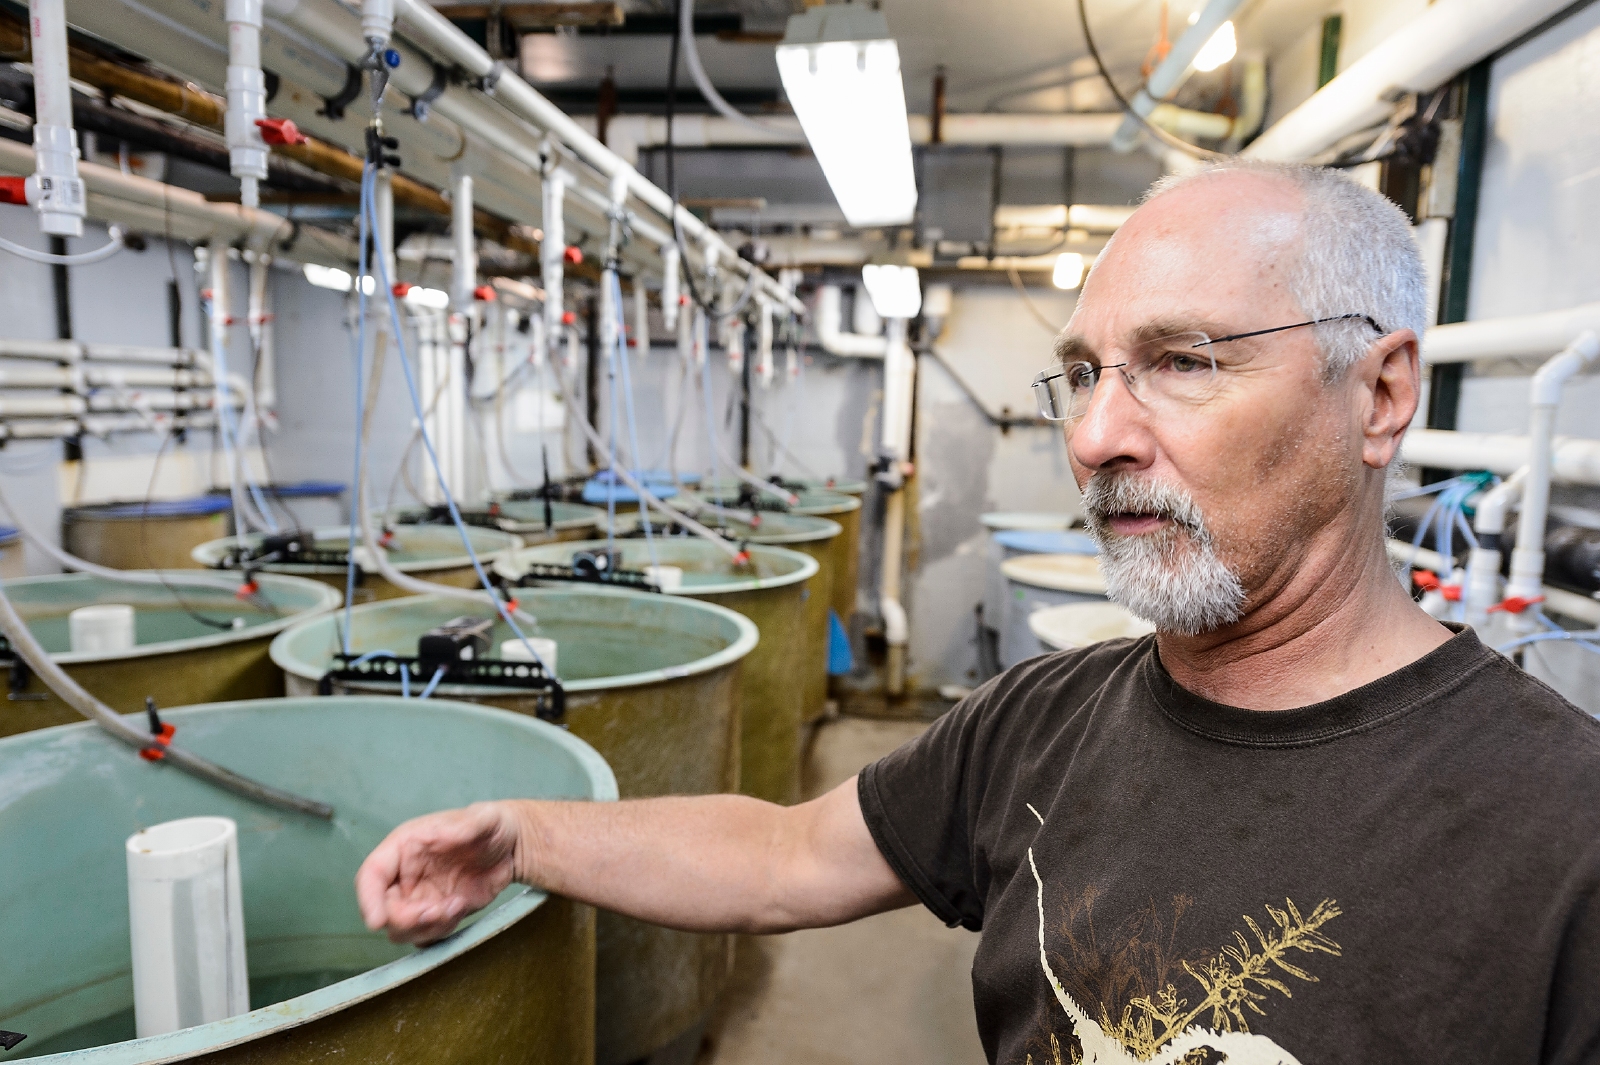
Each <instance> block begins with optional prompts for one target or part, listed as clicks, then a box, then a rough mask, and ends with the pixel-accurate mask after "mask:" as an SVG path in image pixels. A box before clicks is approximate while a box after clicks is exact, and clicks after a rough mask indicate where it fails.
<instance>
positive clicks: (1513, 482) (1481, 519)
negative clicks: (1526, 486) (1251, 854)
mask: <svg viewBox="0 0 1600 1065" xmlns="http://www.w3.org/2000/svg"><path fill="white" fill-rule="evenodd" d="M1527 476H1528V467H1526V466H1523V467H1521V468H1519V469H1518V470H1517V472H1516V473H1513V474H1512V475H1511V476H1510V477H1507V478H1506V479H1505V480H1504V481H1501V482H1500V483H1499V484H1497V485H1495V486H1494V487H1493V488H1491V489H1489V490H1488V491H1487V492H1485V493H1484V494H1483V496H1482V498H1480V499H1479V500H1478V512H1477V515H1476V516H1475V517H1474V518H1473V520H1472V528H1473V531H1474V532H1477V533H1480V534H1491V535H1496V536H1497V535H1499V534H1500V533H1503V532H1505V531H1506V514H1507V513H1508V512H1509V511H1510V510H1511V505H1512V504H1513V503H1515V502H1516V501H1517V500H1519V499H1521V498H1522V482H1523V481H1524V480H1525V479H1526V478H1527Z"/></svg>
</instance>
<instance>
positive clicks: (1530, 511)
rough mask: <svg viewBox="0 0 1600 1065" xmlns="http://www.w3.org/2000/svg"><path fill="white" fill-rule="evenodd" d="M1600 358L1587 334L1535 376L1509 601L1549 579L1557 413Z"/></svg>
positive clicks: (1520, 627)
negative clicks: (1578, 378)
mask: <svg viewBox="0 0 1600 1065" xmlns="http://www.w3.org/2000/svg"><path fill="white" fill-rule="evenodd" d="M1596 358H1600V334H1597V333H1595V332H1593V331H1592V330H1589V331H1585V332H1584V334H1583V335H1582V336H1580V337H1578V339H1577V340H1574V341H1573V342H1572V343H1571V344H1569V345H1568V346H1567V347H1566V348H1565V349H1564V350H1563V351H1562V352H1561V353H1560V354H1559V355H1556V356H1555V357H1554V358H1552V359H1550V360H1549V361H1548V362H1546V363H1545V364H1544V365H1543V366H1541V367H1539V371H1538V372H1537V373H1535V374H1534V375H1533V382H1532V384H1531V386H1530V395H1529V399H1530V401H1531V403H1530V406H1531V407H1532V415H1531V417H1530V419H1529V426H1528V436H1529V440H1530V448H1531V451H1532V454H1531V455H1530V457H1529V461H1528V474H1527V477H1526V478H1525V479H1524V481H1523V486H1522V509H1521V511H1520V512H1519V513H1518V516H1517V546H1516V548H1515V549H1514V550H1513V551H1512V552H1511V578H1510V580H1508V581H1507V582H1506V598H1507V600H1514V599H1519V598H1520V599H1528V600H1532V599H1535V598H1537V597H1538V595H1539V589H1540V585H1541V584H1542V582H1543V579H1544V530H1545V519H1546V517H1547V516H1548V512H1549V508H1550V479H1551V466H1552V452H1553V445H1554V443H1555V431H1556V412H1557V410H1558V409H1559V408H1560V406H1561V393H1562V391H1563V390H1564V389H1565V388H1566V385H1567V382H1568V381H1570V380H1572V378H1573V377H1574V376H1575V375H1576V374H1577V373H1578V372H1579V371H1580V370H1583V369H1586V368H1588V367H1589V366H1590V365H1591V364H1593V363H1594V361H1595V359H1596ZM1536 625H1537V622H1536V621H1535V619H1534V618H1532V617H1527V618H1524V617H1523V616H1522V613H1521V612H1520V611H1519V612H1517V618H1516V621H1515V623H1514V624H1513V628H1514V629H1516V630H1517V631H1518V633H1519V634H1521V633H1524V632H1528V631H1532V629H1533V627H1534V626H1536Z"/></svg>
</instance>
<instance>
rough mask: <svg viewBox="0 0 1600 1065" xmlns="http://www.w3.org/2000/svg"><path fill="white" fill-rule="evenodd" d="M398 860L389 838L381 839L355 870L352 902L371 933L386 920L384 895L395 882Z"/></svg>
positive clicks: (397, 853) (397, 854) (396, 852)
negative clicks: (354, 895)
mask: <svg viewBox="0 0 1600 1065" xmlns="http://www.w3.org/2000/svg"><path fill="white" fill-rule="evenodd" d="M399 861H400V856H399V852H398V851H397V849H396V848H395V847H394V846H392V844H391V840H384V841H383V842H382V843H380V844H379V845H378V848H377V850H375V851H373V852H372V853H371V854H369V855H367V860H366V861H364V862H362V863H361V868H360V869H359V870H357V871H356V903H357V905H358V906H359V907H360V908H361V920H362V921H363V922H364V923H365V924H366V926H367V927H368V928H370V929H372V930H373V931H374V932H376V931H377V930H378V929H380V928H382V927H383V926H384V923H385V921H386V919H387V918H386V913H385V911H386V907H385V905H384V903H385V896H386V895H387V893H388V891H389V887H390V885H391V884H393V883H394V881H395V876H396V874H397V873H398V871H399Z"/></svg>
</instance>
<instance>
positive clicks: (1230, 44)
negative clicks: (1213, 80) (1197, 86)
mask: <svg viewBox="0 0 1600 1065" xmlns="http://www.w3.org/2000/svg"><path fill="white" fill-rule="evenodd" d="M1238 51H1239V36H1238V34H1236V33H1234V31H1233V20H1232V19H1229V20H1228V21H1227V22H1224V23H1223V24H1222V25H1220V26H1218V27H1217V32H1216V33H1213V34H1212V35H1211V39H1210V40H1209V41H1207V42H1206V43H1205V44H1203V45H1201V46H1200V51H1199V52H1198V53H1196V54H1195V57H1194V68H1195V69H1196V70H1198V71H1199V72H1200V73H1202V74H1205V73H1208V72H1210V71H1213V70H1216V69H1217V68H1218V67H1220V66H1221V65H1222V64H1224V63H1226V62H1227V61H1228V60H1230V59H1232V58H1233V57H1234V56H1235V55H1236V54H1238Z"/></svg>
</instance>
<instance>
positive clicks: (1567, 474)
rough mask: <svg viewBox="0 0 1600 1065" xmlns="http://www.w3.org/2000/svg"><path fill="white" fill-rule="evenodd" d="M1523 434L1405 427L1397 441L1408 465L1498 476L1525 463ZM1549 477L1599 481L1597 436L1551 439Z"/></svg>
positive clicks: (1562, 481)
mask: <svg viewBox="0 0 1600 1065" xmlns="http://www.w3.org/2000/svg"><path fill="white" fill-rule="evenodd" d="M1531 454H1532V453H1531V449H1530V446H1529V442H1528V438H1527V437H1525V436H1503V435H1499V434H1494V433H1460V432H1451V431H1449V430H1445V429H1409V430H1407V431H1406V435H1405V440H1404V441H1403V442H1402V443H1401V445H1400V455H1401V457H1402V458H1403V459H1404V460H1405V461H1406V462H1407V463H1409V464H1410V465H1412V466H1433V467H1437V468H1439V469H1446V470H1488V471H1489V472H1491V473H1498V474H1500V475H1502V476H1504V475H1506V474H1510V473H1515V472H1516V471H1517V469H1518V468H1519V467H1522V466H1526V465H1528V464H1529V462H1530V459H1531ZM1550 475H1551V479H1552V480H1554V481H1556V482H1557V483H1559V484H1591V485H1600V440H1586V439H1582V438H1579V437H1571V436H1558V437H1556V438H1555V439H1554V441H1553V443H1552V450H1551V462H1550Z"/></svg>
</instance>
